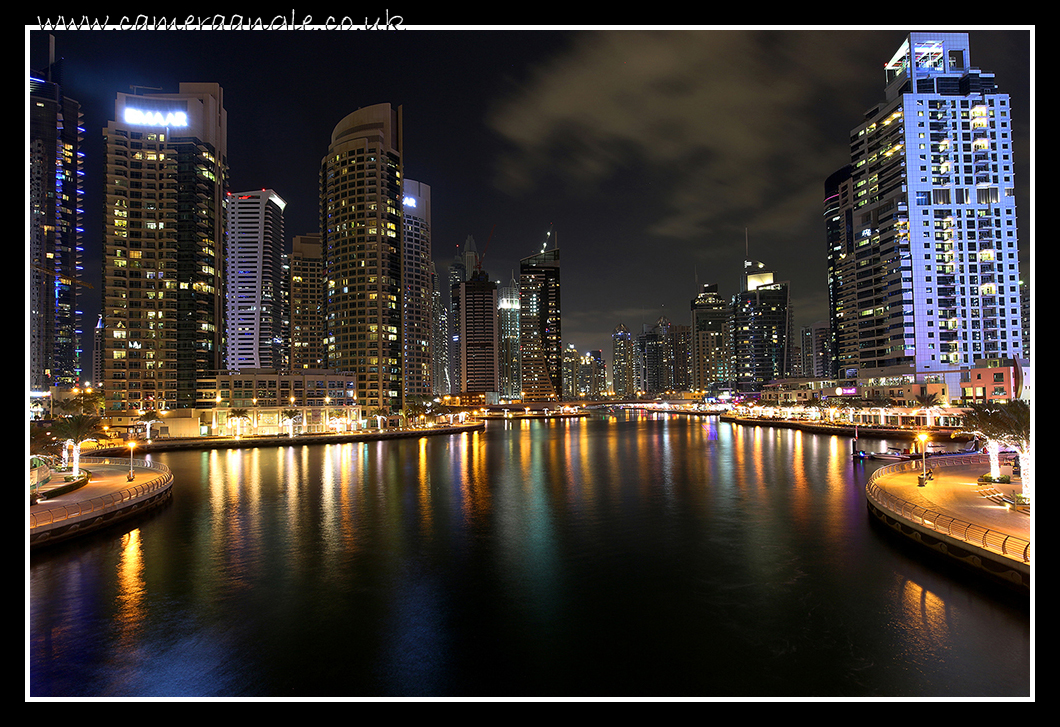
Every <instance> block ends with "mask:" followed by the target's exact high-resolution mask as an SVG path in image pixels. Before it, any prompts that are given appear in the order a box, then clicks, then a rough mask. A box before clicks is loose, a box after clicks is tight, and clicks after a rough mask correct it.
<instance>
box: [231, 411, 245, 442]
mask: <svg viewBox="0 0 1060 727" xmlns="http://www.w3.org/2000/svg"><path fill="white" fill-rule="evenodd" d="M228 418H229V419H235V421H236V437H237V438H238V437H240V436H241V435H242V434H243V422H244V421H248V422H249V421H250V414H249V412H247V410H246V409H232V410H231V411H230V412H228Z"/></svg>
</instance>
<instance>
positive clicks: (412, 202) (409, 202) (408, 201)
mask: <svg viewBox="0 0 1060 727" xmlns="http://www.w3.org/2000/svg"><path fill="white" fill-rule="evenodd" d="M404 203H405V206H406V207H415V206H416V198H415V197H410V196H408V195H405V199H404Z"/></svg>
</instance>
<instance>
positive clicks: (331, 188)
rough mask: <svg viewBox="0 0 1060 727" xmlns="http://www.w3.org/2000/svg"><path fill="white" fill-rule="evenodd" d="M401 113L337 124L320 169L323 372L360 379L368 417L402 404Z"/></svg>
mask: <svg viewBox="0 0 1060 727" xmlns="http://www.w3.org/2000/svg"><path fill="white" fill-rule="evenodd" d="M402 148H403V140H402V126H401V107H400V106H399V107H398V108H396V109H394V108H391V106H390V104H377V105H375V106H368V107H365V108H362V109H358V110H357V111H354V112H353V113H351V114H349V115H348V116H346V117H345V118H344V119H342V121H340V122H339V123H338V124H337V125H336V126H335V129H334V131H332V134H331V145H330V146H329V147H328V153H327V155H326V156H325V157H324V159H323V160H322V161H321V165H320V230H321V244H322V249H323V254H324V267H325V273H324V275H325V280H326V286H327V287H326V296H327V302H326V311H327V312H326V316H327V340H326V347H327V357H328V367H329V368H332V369H336V370H340V371H346V372H350V373H356V374H357V399H358V401H360V402H361V403H362V405H364V406H365V407H366V408H367V409H368V410H369V411H370V410H373V409H378V408H387V409H390V410H391V411H396V410H398V409H400V408H401V406H402V399H403V396H402V395H403V386H402V381H401V377H402V370H403V353H402V340H401V339H402V335H403V326H402V320H401V318H402V310H403V302H402V283H403V280H404V275H403V271H402V259H403V254H402V242H401V235H402V176H403V175H402Z"/></svg>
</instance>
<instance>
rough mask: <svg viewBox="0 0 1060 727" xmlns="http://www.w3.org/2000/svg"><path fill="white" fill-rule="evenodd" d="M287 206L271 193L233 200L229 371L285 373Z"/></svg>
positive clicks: (227, 261)
mask: <svg viewBox="0 0 1060 727" xmlns="http://www.w3.org/2000/svg"><path fill="white" fill-rule="evenodd" d="M286 206H287V203H286V202H285V201H284V200H283V199H282V198H281V197H280V196H279V195H278V194H276V192H274V191H273V190H271V189H263V190H256V191H252V192H241V193H238V194H232V195H230V196H229V198H228V248H227V254H226V256H225V277H226V282H227V286H228V289H227V295H226V303H225V306H226V328H227V336H226V340H225V351H226V355H225V367H226V368H227V369H228V370H229V371H241V370H243V369H273V368H276V369H281V368H285V367H284V366H283V365H282V364H283V361H284V358H285V355H284V354H285V348H286V347H285V345H284V343H285V341H286V340H287V331H286V330H285V329H284V321H285V320H287V314H286V312H285V311H284V301H285V300H286V299H287V296H286V295H285V293H284V291H285V289H286V287H287V276H288V272H287V270H286V267H287V259H286V256H285V254H284V246H285V239H284V229H283V210H284V207H286Z"/></svg>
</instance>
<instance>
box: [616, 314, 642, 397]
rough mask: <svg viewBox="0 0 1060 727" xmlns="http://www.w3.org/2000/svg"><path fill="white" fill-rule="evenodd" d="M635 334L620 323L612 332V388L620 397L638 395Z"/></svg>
mask: <svg viewBox="0 0 1060 727" xmlns="http://www.w3.org/2000/svg"><path fill="white" fill-rule="evenodd" d="M635 370H636V364H635V363H634V343H633V335H632V334H631V333H630V332H629V329H628V328H626V326H625V324H622V323H619V324H618V325H617V326H615V330H614V331H612V332H611V388H612V389H614V391H615V397H617V398H619V399H633V398H636V396H637V387H636V386H635V381H636V376H635Z"/></svg>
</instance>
